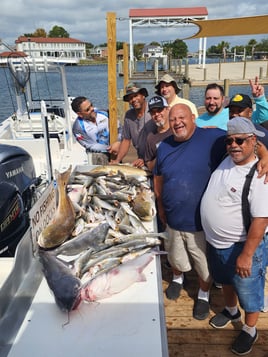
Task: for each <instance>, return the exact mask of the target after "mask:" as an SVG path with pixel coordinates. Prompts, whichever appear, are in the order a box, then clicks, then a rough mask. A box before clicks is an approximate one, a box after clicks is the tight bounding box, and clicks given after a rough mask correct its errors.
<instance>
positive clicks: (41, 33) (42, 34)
mask: <svg viewBox="0 0 268 357" xmlns="http://www.w3.org/2000/svg"><path fill="white" fill-rule="evenodd" d="M33 37H47V33H46V31H45V30H44V29H42V28H38V29H36V30H35V32H34V33H33Z"/></svg>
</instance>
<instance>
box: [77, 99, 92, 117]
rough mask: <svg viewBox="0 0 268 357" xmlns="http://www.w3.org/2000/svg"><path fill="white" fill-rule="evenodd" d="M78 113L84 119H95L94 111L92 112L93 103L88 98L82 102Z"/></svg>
mask: <svg viewBox="0 0 268 357" xmlns="http://www.w3.org/2000/svg"><path fill="white" fill-rule="evenodd" d="M78 115H79V116H80V117H81V118H83V119H85V120H90V121H95V119H96V113H95V112H94V107H93V104H92V103H91V102H90V101H89V100H85V101H84V102H82V103H81V104H80V111H79V112H78Z"/></svg>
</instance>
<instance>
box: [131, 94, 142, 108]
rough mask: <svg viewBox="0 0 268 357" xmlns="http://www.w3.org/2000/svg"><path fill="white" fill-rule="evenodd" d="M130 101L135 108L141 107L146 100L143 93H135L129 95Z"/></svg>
mask: <svg viewBox="0 0 268 357" xmlns="http://www.w3.org/2000/svg"><path fill="white" fill-rule="evenodd" d="M128 102H129V104H130V105H131V106H132V108H134V109H141V108H142V107H143V105H144V102H145V97H144V95H142V94H141V93H133V94H130V95H129V97H128Z"/></svg>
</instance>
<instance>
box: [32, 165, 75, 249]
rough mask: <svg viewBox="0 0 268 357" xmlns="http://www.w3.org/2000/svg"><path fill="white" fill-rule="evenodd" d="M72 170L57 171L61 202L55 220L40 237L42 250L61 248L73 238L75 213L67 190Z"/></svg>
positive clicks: (70, 168) (39, 241)
mask: <svg viewBox="0 0 268 357" xmlns="http://www.w3.org/2000/svg"><path fill="white" fill-rule="evenodd" d="M71 170H72V167H71V166H70V167H69V169H68V170H67V171H65V172H63V173H60V172H58V171H57V170H55V173H56V181H57V187H58V194H59V196H58V197H59V202H58V207H57V210H56V213H55V216H54V219H53V220H52V222H51V223H50V224H49V225H48V226H47V227H46V228H45V229H44V230H43V231H42V233H41V234H40V235H39V237H38V244H39V246H40V247H42V248H54V247H57V246H59V245H60V244H62V243H63V242H65V241H66V240H67V239H68V238H69V237H70V236H71V233H72V231H73V229H74V226H75V211H74V207H73V204H72V202H71V199H70V198H69V196H68V194H67V190H66V188H67V184H68V181H69V178H70V175H71Z"/></svg>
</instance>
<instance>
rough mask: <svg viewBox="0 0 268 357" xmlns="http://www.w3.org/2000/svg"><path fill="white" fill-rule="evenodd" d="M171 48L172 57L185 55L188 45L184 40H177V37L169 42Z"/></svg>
mask: <svg viewBox="0 0 268 357" xmlns="http://www.w3.org/2000/svg"><path fill="white" fill-rule="evenodd" d="M171 49H172V57H173V58H185V57H187V53H188V47H187V45H186V43H185V42H184V41H182V40H179V39H177V40H175V41H174V42H173V43H172V44H171Z"/></svg>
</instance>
